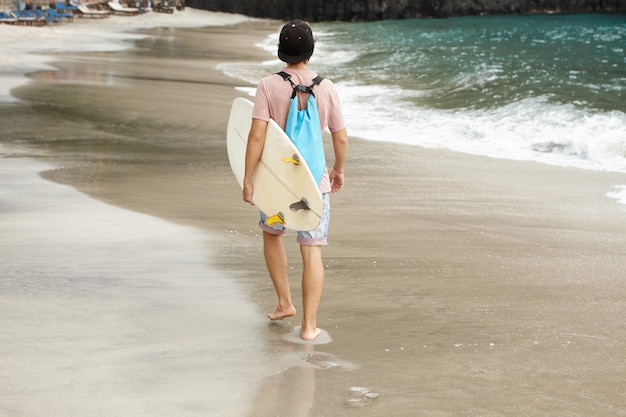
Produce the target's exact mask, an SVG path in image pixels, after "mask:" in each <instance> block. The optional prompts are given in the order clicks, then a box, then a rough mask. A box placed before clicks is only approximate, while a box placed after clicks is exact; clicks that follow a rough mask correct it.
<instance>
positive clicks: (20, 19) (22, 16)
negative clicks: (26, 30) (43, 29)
mask: <svg viewBox="0 0 626 417" xmlns="http://www.w3.org/2000/svg"><path fill="white" fill-rule="evenodd" d="M11 14H12V15H13V16H15V18H16V19H17V24H18V25H25V26H43V25H45V24H46V20H45V19H40V18H38V17H37V16H35V14H34V13H33V12H31V11H30V10H23V11H21V12H20V11H19V10H11Z"/></svg>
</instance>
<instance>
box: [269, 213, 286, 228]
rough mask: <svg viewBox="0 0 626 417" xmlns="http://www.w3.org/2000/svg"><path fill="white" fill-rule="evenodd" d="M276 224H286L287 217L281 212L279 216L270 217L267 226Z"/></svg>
mask: <svg viewBox="0 0 626 417" xmlns="http://www.w3.org/2000/svg"><path fill="white" fill-rule="evenodd" d="M276 223H280V224H285V215H284V214H283V213H282V212H280V211H279V212H278V213H277V214H274V215H273V216H270V217H268V218H267V220H266V221H265V224H267V225H268V226H269V227H272V226H274V225H275V224H276Z"/></svg>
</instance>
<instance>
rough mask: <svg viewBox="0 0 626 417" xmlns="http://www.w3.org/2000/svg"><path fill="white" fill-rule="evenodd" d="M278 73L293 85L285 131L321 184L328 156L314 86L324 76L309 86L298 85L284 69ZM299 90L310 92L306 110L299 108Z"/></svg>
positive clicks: (317, 181)
mask: <svg viewBox="0 0 626 417" xmlns="http://www.w3.org/2000/svg"><path fill="white" fill-rule="evenodd" d="M278 74H279V75H280V76H282V77H283V78H284V79H285V81H289V82H290V83H291V86H292V87H293V94H292V95H291V102H290V106H289V113H288V115H287V125H286V127H285V133H287V136H289V138H290V139H291V141H292V142H293V143H294V145H295V146H296V148H297V149H298V152H300V154H301V155H302V157H303V158H304V160H305V161H306V163H307V165H308V166H309V169H310V170H311V173H312V174H313V178H314V179H315V182H316V184H318V185H319V184H320V182H321V181H322V177H323V176H324V171H325V170H326V156H325V154H324V142H323V140H322V130H321V129H320V116H319V113H318V111H317V103H316V102H315V95H314V94H313V87H314V86H316V85H317V84H319V83H320V82H321V81H322V80H323V78H322V77H320V76H317V77H315V78H314V79H313V84H311V85H310V86H308V87H307V86H301V85H296V84H295V83H294V82H293V81H292V80H291V76H290V75H289V74H287V73H286V72H284V71H281V72H279V73H278ZM298 92H306V93H309V98H308V100H307V107H306V109H304V110H299V109H298V94H297V93H298Z"/></svg>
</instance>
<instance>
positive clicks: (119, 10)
mask: <svg viewBox="0 0 626 417" xmlns="http://www.w3.org/2000/svg"><path fill="white" fill-rule="evenodd" d="M107 4H108V5H109V7H110V8H111V10H112V11H113V14H116V15H120V16H137V15H138V14H139V9H137V8H136V7H124V6H122V5H121V4H119V3H116V2H113V1H110V2H108V3H107Z"/></svg>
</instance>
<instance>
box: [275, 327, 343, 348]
mask: <svg viewBox="0 0 626 417" xmlns="http://www.w3.org/2000/svg"><path fill="white" fill-rule="evenodd" d="M320 330H321V333H320V335H319V336H317V337H316V338H315V340H302V337H300V334H301V332H302V327H301V326H296V327H294V328H293V330H291V331H290V332H289V333H286V334H285V335H283V338H284V339H285V340H287V341H289V342H291V343H299V344H302V345H325V344H327V343H330V342H332V341H333V338H332V337H330V335H329V334H328V332H327V331H326V330H322V329H320Z"/></svg>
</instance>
